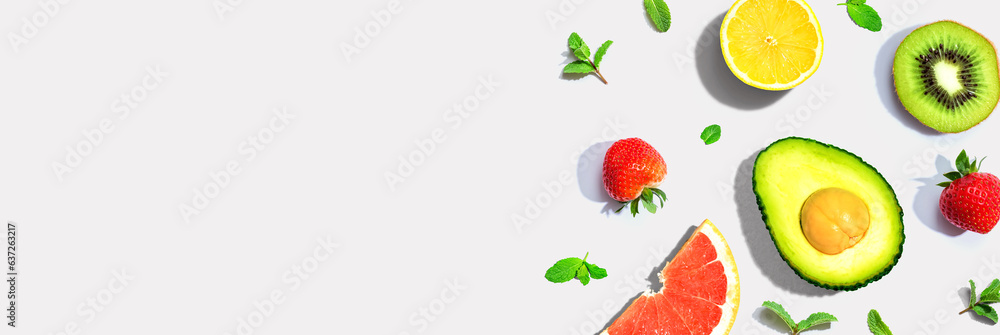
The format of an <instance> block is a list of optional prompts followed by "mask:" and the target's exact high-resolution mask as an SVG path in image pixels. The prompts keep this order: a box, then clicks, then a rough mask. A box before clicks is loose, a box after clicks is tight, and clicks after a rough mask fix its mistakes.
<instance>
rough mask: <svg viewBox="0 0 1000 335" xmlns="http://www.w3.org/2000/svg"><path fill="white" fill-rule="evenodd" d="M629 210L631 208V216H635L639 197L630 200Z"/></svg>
mask: <svg viewBox="0 0 1000 335" xmlns="http://www.w3.org/2000/svg"><path fill="white" fill-rule="evenodd" d="M631 210H632V217H635V215H636V214H639V199H636V200H632V208H631Z"/></svg>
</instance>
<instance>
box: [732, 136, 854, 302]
mask: <svg viewBox="0 0 1000 335" xmlns="http://www.w3.org/2000/svg"><path fill="white" fill-rule="evenodd" d="M759 153H760V151H759V150H758V151H757V152H755V153H753V154H752V155H750V157H748V158H747V159H746V160H744V161H743V163H740V168H739V170H737V172H736V180H735V181H734V183H733V193H734V195H733V200H735V201H736V210H737V212H738V215H739V217H740V228H741V229H742V230H743V236H744V237H745V238H746V242H747V247H748V248H749V249H750V256H751V258H753V261H754V263H755V264H757V267H758V268H759V269H760V272H761V273H762V274H763V275H764V277H767V279H768V280H770V281H771V283H773V284H774V286H776V287H779V288H782V289H784V290H786V291H789V292H792V293H796V294H801V295H805V296H812V297H815V296H828V295H833V294H836V293H837V291H834V290H828V289H825V288H822V287H818V286H815V285H813V284H810V283H809V282H806V281H805V280H803V279H802V278H800V277H799V276H798V275H796V274H795V272H794V271H792V268H791V267H789V266H788V264H787V263H785V261H784V260H783V259H781V256H780V255H778V249H776V248H775V246H774V242H773V241H772V240H771V235H770V234H769V233H768V231H767V227H766V226H765V225H764V219H762V218H761V214H760V208H759V207H757V197H756V196H755V195H754V193H753V163H754V160H756V159H757V154H759Z"/></svg>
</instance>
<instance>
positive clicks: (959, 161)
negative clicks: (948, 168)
mask: <svg viewBox="0 0 1000 335" xmlns="http://www.w3.org/2000/svg"><path fill="white" fill-rule="evenodd" d="M955 168H957V169H958V172H961V173H962V175H963V176H964V175H967V174H969V155H967V154H966V153H965V150H962V153H960V154H958V158H956V159H955Z"/></svg>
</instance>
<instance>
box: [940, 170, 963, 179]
mask: <svg viewBox="0 0 1000 335" xmlns="http://www.w3.org/2000/svg"><path fill="white" fill-rule="evenodd" d="M944 176H945V177H947V178H948V179H950V180H956V179H958V178H962V174H961V173H959V172H958V171H952V172H948V173H945V174H944Z"/></svg>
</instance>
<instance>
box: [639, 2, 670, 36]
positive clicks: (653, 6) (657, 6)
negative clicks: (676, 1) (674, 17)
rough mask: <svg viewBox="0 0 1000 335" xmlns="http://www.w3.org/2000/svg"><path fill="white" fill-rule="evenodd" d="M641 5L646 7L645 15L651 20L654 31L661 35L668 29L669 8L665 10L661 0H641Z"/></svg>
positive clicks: (665, 7) (665, 6) (665, 5)
mask: <svg viewBox="0 0 1000 335" xmlns="http://www.w3.org/2000/svg"><path fill="white" fill-rule="evenodd" d="M643 5H645V6H646V14H649V18H650V19H652V20H653V25H655V26H656V30H659V31H660V32H661V33H662V32H666V31H667V29H670V8H667V4H666V3H665V2H663V0H643Z"/></svg>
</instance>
